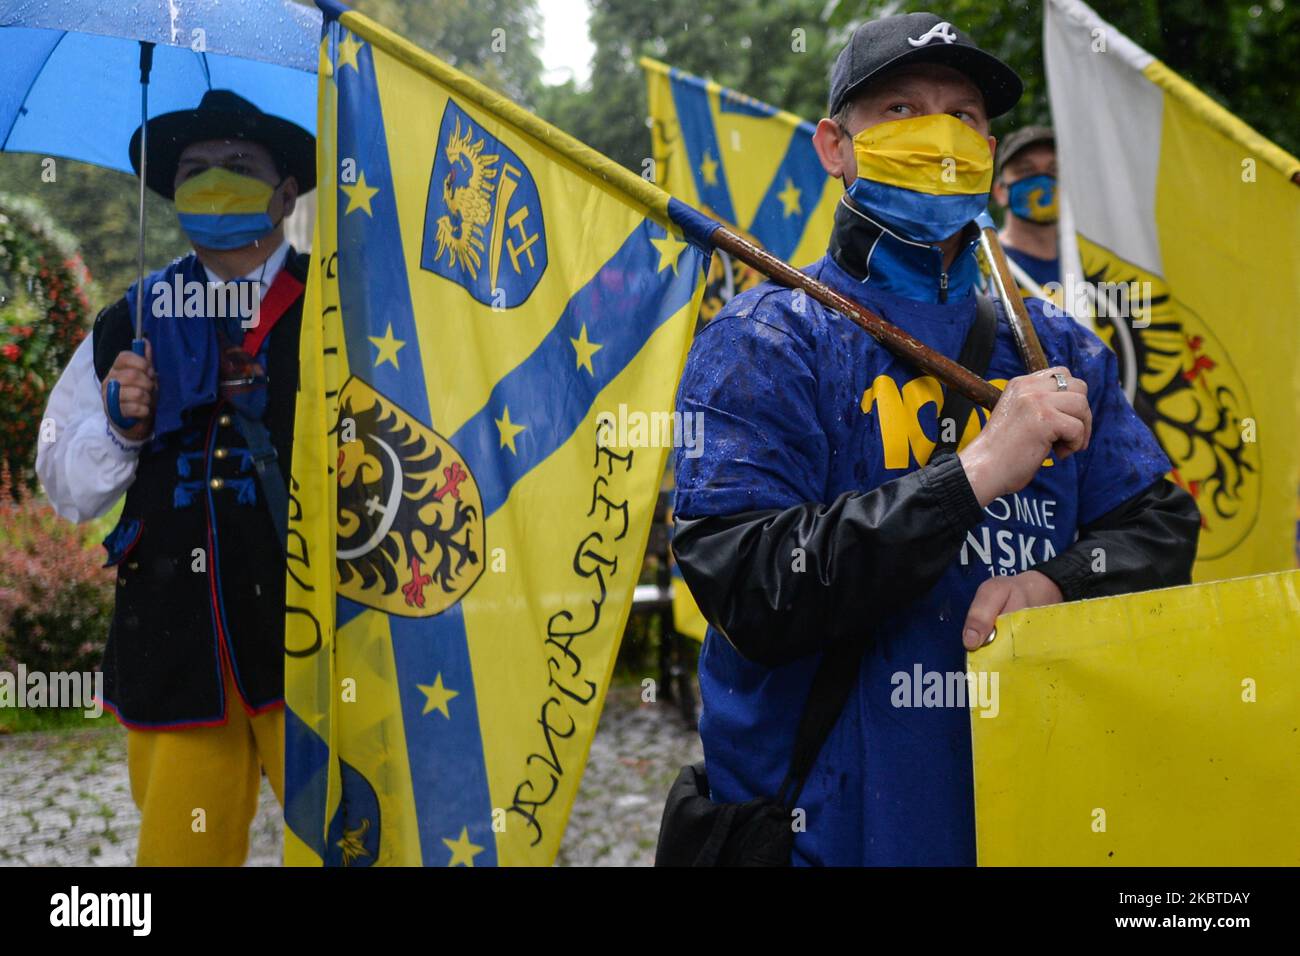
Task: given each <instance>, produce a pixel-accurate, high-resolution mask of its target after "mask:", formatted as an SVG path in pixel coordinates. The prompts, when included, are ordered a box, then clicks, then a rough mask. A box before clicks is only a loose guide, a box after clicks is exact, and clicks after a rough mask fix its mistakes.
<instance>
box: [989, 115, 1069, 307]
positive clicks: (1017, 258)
mask: <svg viewBox="0 0 1300 956" xmlns="http://www.w3.org/2000/svg"><path fill="white" fill-rule="evenodd" d="M993 199H994V201H995V202H997V204H998V205H999V206H1002V207H1003V208H1005V209H1006V212H1007V215H1006V221H1005V222H1004V223H1003V225H1002V231H1001V232H1000V233H998V237H999V238H1000V239H1001V240H1002V248H1003V250H1004V251H1005V252H1006V254H1007V258H1009V259H1010V260H1011V271H1012V272H1013V273H1014V274H1015V277H1016V284H1017V285H1019V286H1020V291H1021V294H1022V295H1026V296H1035V297H1037V298H1039V299H1052V300H1054V301H1058V302H1059V301H1060V300H1061V298H1062V297H1061V296H1060V295H1059V294H1058V295H1056V296H1052V295H1050V294H1049V293H1050V292H1052V291H1053V290H1045V289H1044V287H1045V286H1046V285H1048V283H1052V282H1055V283H1057V284H1058V287H1059V283H1060V281H1061V259H1060V252H1059V250H1058V249H1057V244H1056V236H1057V231H1056V223H1057V220H1058V219H1059V218H1060V212H1059V209H1058V205H1059V203H1058V197H1057V192H1056V134H1055V133H1053V132H1052V130H1051V128H1050V127H1047V126H1024V127H1021V128H1020V129H1018V130H1016V131H1015V132H1014V133H1012V134H1011V135H1010V136H1008V137H1007V138H1006V139H1005V140H1004V141H1003V142H1002V143H1000V144H999V148H998V160H997V167H996V168H995V169H994V171H993Z"/></svg>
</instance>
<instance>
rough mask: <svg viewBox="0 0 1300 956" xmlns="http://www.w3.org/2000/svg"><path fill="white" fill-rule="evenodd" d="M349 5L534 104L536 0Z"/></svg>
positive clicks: (396, 0)
mask: <svg viewBox="0 0 1300 956" xmlns="http://www.w3.org/2000/svg"><path fill="white" fill-rule="evenodd" d="M351 6H352V8H353V9H354V10H356V11H357V12H358V13H364V14H365V15H366V16H368V17H370V18H371V19H372V20H375V21H376V22H378V23H382V24H383V25H384V26H386V27H388V28H389V29H390V30H392V31H394V32H395V33H398V34H400V35H401V36H403V37H405V38H406V39H408V40H410V41H411V42H412V43H414V44H416V45H417V46H420V47H423V48H424V49H426V50H428V51H429V52H431V53H433V54H435V55H436V56H438V57H439V58H441V59H443V60H445V61H447V62H448V63H450V64H451V65H452V66H454V67H456V69H458V70H463V71H464V72H466V73H468V74H469V75H470V76H472V77H474V78H475V79H477V80H481V81H482V82H483V83H486V84H487V85H488V86H490V87H492V88H493V89H494V90H499V91H501V92H502V93H505V94H506V95H507V96H509V97H510V98H511V99H512V100H514V101H515V102H517V103H521V104H523V105H524V106H532V105H533V104H534V102H535V98H536V96H537V93H538V91H539V90H540V89H541V75H542V61H541V58H540V57H539V56H538V55H537V44H538V37H539V36H540V33H541V14H540V13H539V12H538V9H537V3H536V0H437V2H419V3H413V2H411V0H356V2H354V3H352V4H351Z"/></svg>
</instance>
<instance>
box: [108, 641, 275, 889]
mask: <svg viewBox="0 0 1300 956" xmlns="http://www.w3.org/2000/svg"><path fill="white" fill-rule="evenodd" d="M222 672H223V673H224V675H225V682H226V723H225V724H224V725H223V726H220V727H193V728H189V729H186V730H129V731H128V732H127V751H126V752H127V758H126V759H127V766H128V768H129V770H130V774H131V796H132V797H133V798H134V799H135V803H136V806H138V807H139V808H140V817H141V819H140V847H139V850H138V851H137V853H136V865H137V866H241V865H243V862H244V860H245V859H246V858H247V857H248V828H249V826H250V825H251V824H252V822H253V817H254V815H255V814H256V813H257V795H258V791H259V789H260V788H261V782H262V770H263V768H265V770H266V775H267V778H268V779H269V780H270V783H271V789H272V790H273V791H274V792H275V798H276V799H277V800H278V801H280V806H282V807H283V806H284V708H282V707H277V708H275V709H274V710H271V711H267V712H266V713H262V714H259V715H257V716H256V717H249V716H248V712H247V711H246V710H244V705H243V702H242V700H241V698H240V696H239V692H238V691H237V690H236V689H235V683H234V680H233V679H232V678H231V676H230V670H229V668H228V667H226V666H224V665H223V667H222Z"/></svg>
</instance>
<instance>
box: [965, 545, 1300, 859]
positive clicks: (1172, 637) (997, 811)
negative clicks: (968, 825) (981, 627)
mask: <svg viewBox="0 0 1300 956" xmlns="http://www.w3.org/2000/svg"><path fill="white" fill-rule="evenodd" d="M1297 621H1300V571H1290V572H1284V573H1280V574H1269V575H1260V576H1257V577H1249V578H1239V579H1235V580H1231V581H1216V582H1213V583H1210V584H1201V585H1192V586H1189V587H1183V588H1170V589H1167V590H1162V591H1150V592H1147V593H1143V594H1134V595H1128V596H1125V597H1116V598H1105V599H1101V600H1095V601H1082V602H1078V603H1073V604H1061V605H1056V606H1054V607H1047V608H1035V609H1030V610H1025V611H1020V612H1017V613H1016V614H1012V615H1008V616H1006V617H1003V618H1000V619H999V620H998V628H997V637H996V639H995V640H994V641H993V643H992V644H990V645H988V646H987V647H985V648H983V649H981V650H980V651H978V652H976V653H974V654H971V655H969V657H968V667H969V668H970V670H971V671H972V672H973V673H975V674H976V675H987V676H983V678H982V679H983V683H982V685H981V686H984V687H992V688H994V689H995V702H991V705H990V706H987V707H984V708H983V709H982V710H979V711H976V710H972V712H971V731H972V736H973V744H974V760H975V820H976V830H977V840H978V847H979V862H980V864H981V865H984V866H1048V865H1051V866H1058V865H1059V866H1072V865H1074V866H1156V865H1159V866H1243V865H1255V866H1295V865H1296V864H1300V804H1297V799H1296V797H1297V794H1300V735H1297V731H1296V727H1297V726H1300V695H1297V693H1296V688H1297V686H1300V642H1297V640H1296V636H1297V624H1296V622H1297Z"/></svg>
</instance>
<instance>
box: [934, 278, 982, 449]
mask: <svg viewBox="0 0 1300 956" xmlns="http://www.w3.org/2000/svg"><path fill="white" fill-rule="evenodd" d="M997 337H998V314H997V310H996V308H995V307H994V305H993V300H992V299H990V298H989V297H988V296H986V295H977V296H976V297H975V323H974V324H973V325H972V326H971V327H970V331H969V332H968V333H966V341H965V342H964V343H963V344H962V347H961V355H959V356H958V357H957V361H958V362H960V363H961V364H962V365H964V366H966V367H967V368H968V369H970V370H971V371H972V372H974V373H975V374H976V375H978V376H980V377H981V378H983V377H984V373H985V372H987V371H988V368H989V362H990V361H991V360H992V358H993V345H994V343H995V342H996V341H997ZM974 409H975V403H974V402H972V401H971V400H970V399H969V398H967V397H966V396H965V395H963V394H962V393H961V392H959V391H957V390H956V389H951V388H950V389H948V390H947V391H946V392H945V394H944V397H943V407H942V408H941V409H939V439H940V440H939V444H937V445H936V446H935V449H934V452H933V453H932V454H931V455H930V458H931V460H933V459H934V457H935V456H936V455H939V454H942V453H943V452H945V451H955V450H956V449H957V443H958V442H959V441H961V433H962V432H963V431H964V430H965V428H966V422H967V421H968V420H969V419H970V413H971V412H972V411H973V410H974ZM949 422H951V423H952V424H951V425H949V424H948V423H949ZM944 432H947V433H948V434H949V435H952V436H953V437H952V440H951V441H944V440H943V435H944Z"/></svg>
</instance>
